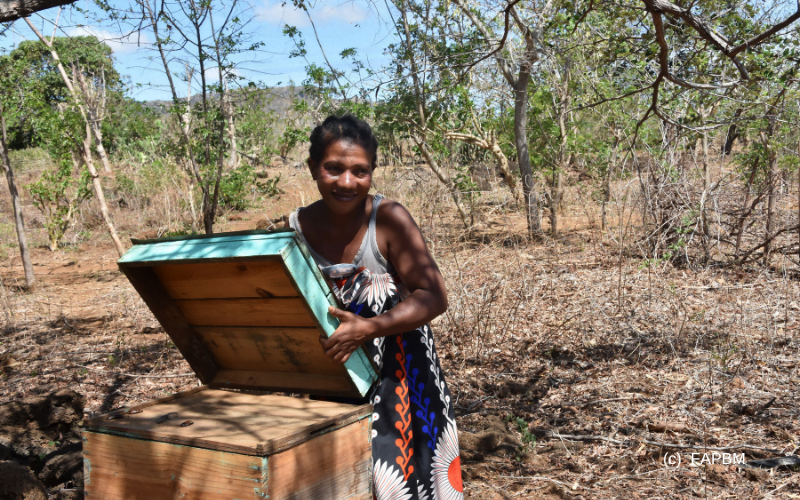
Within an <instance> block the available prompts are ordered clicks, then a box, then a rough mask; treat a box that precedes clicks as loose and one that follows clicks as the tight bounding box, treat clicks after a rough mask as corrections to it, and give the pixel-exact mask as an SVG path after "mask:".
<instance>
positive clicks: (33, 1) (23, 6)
mask: <svg viewBox="0 0 800 500" xmlns="http://www.w3.org/2000/svg"><path fill="white" fill-rule="evenodd" d="M74 2H75V0H4V1H2V2H0V23H7V22H10V21H16V20H17V19H21V18H23V17H27V16H29V15H31V14H33V13H34V12H39V11H40V10H45V9H49V8H51V7H58V6H60V5H68V4H71V3H74Z"/></svg>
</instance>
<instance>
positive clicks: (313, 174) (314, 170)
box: [306, 158, 319, 181]
mask: <svg viewBox="0 0 800 500" xmlns="http://www.w3.org/2000/svg"><path fill="white" fill-rule="evenodd" d="M306 163H307V164H308V170H310V171H311V178H312V179H313V180H315V181H316V180H317V167H318V166H319V165H317V162H316V161H314V160H312V159H311V158H309V159H307V160H306Z"/></svg>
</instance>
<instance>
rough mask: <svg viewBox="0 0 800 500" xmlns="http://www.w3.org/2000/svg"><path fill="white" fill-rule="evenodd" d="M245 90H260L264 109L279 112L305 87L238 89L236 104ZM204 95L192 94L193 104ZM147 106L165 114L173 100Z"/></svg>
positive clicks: (145, 103) (298, 95) (145, 102)
mask: <svg viewBox="0 0 800 500" xmlns="http://www.w3.org/2000/svg"><path fill="white" fill-rule="evenodd" d="M244 92H259V93H261V94H263V95H262V96H259V98H260V99H262V100H263V101H262V102H263V106H264V111H274V112H275V113H277V114H279V115H280V114H281V113H285V112H286V111H288V110H289V108H290V107H291V105H292V101H293V100H294V99H295V97H299V98H301V99H302V98H304V97H305V96H304V92H303V87H296V86H294V87H292V86H286V87H272V88H268V89H258V90H250V89H247V88H244V89H236V90H233V91H232V95H233V100H234V104H235V103H236V101H237V100H238V99H239V98H241V96H242V93H244ZM202 98H203V96H202V95H201V94H193V95H192V100H191V102H192V104H196V103H199V102H200V101H201V100H202ZM209 99H210V100H216V99H217V94H216V93H213V94H211V95H209ZM185 100H186V98H181V101H185ZM142 104H143V105H144V106H145V107H147V108H150V109H152V110H154V111H156V112H157V113H159V114H163V113H166V112H167V109H168V108H169V107H170V106H171V105H172V101H167V100H154V101H144V102H143V103H142Z"/></svg>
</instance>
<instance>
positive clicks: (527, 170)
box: [514, 69, 542, 237]
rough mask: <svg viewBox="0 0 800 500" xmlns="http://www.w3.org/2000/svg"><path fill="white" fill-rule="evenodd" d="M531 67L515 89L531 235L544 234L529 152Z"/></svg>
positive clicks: (517, 132) (522, 73)
mask: <svg viewBox="0 0 800 500" xmlns="http://www.w3.org/2000/svg"><path fill="white" fill-rule="evenodd" d="M530 77H531V74H530V70H529V69H522V70H520V72H519V77H518V80H517V86H516V88H515V89H514V145H515V146H516V148H517V161H518V162H519V172H520V174H521V175H522V198H523V200H524V202H525V215H526V216H527V219H528V233H529V234H530V235H531V237H536V236H539V235H541V234H542V221H541V216H540V214H539V197H538V196H537V194H536V190H535V189H534V185H533V169H532V168H531V157H530V154H529V153H528V82H529V80H530Z"/></svg>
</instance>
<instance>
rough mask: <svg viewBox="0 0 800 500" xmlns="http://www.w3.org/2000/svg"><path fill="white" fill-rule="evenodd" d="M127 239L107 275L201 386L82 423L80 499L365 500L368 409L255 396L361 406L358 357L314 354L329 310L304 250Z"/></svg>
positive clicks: (275, 239)
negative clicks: (116, 271)
mask: <svg viewBox="0 0 800 500" xmlns="http://www.w3.org/2000/svg"><path fill="white" fill-rule="evenodd" d="M134 243H135V245H134V246H133V248H131V249H130V250H129V251H128V252H127V253H126V254H125V255H124V256H123V258H122V259H120V261H119V267H120V269H121V270H122V271H123V272H124V273H125V275H126V276H127V277H128V279H129V280H130V282H131V284H132V285H133V287H134V288H135V289H136V291H137V292H138V293H139V295H141V297H142V299H143V300H144V302H145V303H146V304H147V306H148V307H149V308H150V310H151V311H152V312H153V314H154V316H155V317H156V319H157V320H158V321H159V323H160V324H161V326H162V327H163V328H164V330H165V331H166V333H167V334H168V335H169V336H170V338H171V339H172V341H173V342H174V343H175V346H176V347H177V348H178V349H179V350H180V352H181V354H182V355H183V356H184V358H185V359H186V361H187V362H188V363H189V365H190V366H191V367H192V370H193V371H194V372H195V373H196V374H197V376H198V378H199V379H200V381H201V382H202V383H204V384H207V385H208V387H209V388H207V389H206V388H203V389H202V390H201V389H196V390H194V391H188V392H184V393H180V394H177V395H174V396H171V397H169V398H165V399H161V400H158V401H154V402H151V403H146V404H143V405H140V406H137V407H133V408H129V409H126V410H119V411H116V412H114V413H113V414H112V415H110V416H101V417H99V418H96V419H94V420H91V421H90V422H89V423H88V425H87V426H86V428H85V432H84V448H83V449H84V460H85V462H84V482H85V493H86V497H87V498H89V499H103V500H106V499H125V500H128V499H134V500H135V499H142V500H161V499H172V498H181V499H218V498H219V499H222V498H225V499H239V500H242V499H249V498H256V499H259V498H261V499H263V498H269V499H270V500H280V499H313V500H339V499H345V498H347V499H353V498H365V499H369V498H372V492H371V491H372V488H371V486H372V485H371V465H372V455H371V448H370V440H371V423H370V416H371V414H372V407H371V406H370V405H363V406H354V405H346V404H339V403H332V402H326V401H316V400H312V399H299V398H293V397H286V396H276V395H270V394H265V393H264V392H263V391H278V392H283V393H301V394H313V395H331V396H343V397H350V398H360V397H363V396H364V395H365V394H366V392H367V391H368V389H369V387H370V386H371V385H372V383H373V382H374V381H375V380H376V379H377V374H376V372H375V370H374V367H373V366H372V364H371V361H370V360H369V359H368V357H367V355H366V353H365V352H364V351H363V349H362V348H359V349H357V350H356V351H355V352H353V354H352V355H351V356H350V358H349V359H348V361H347V362H346V363H344V364H343V365H342V364H337V363H333V362H332V361H331V360H330V359H328V357H327V356H326V355H325V353H324V352H323V350H322V349H321V347H320V345H319V342H318V338H319V337H320V336H326V337H327V336H330V335H332V334H333V332H334V331H335V330H336V327H337V326H338V320H336V318H334V317H333V316H331V315H330V314H329V313H328V307H329V306H335V305H336V301H335V299H334V297H333V295H332V293H331V290H330V287H328V285H327V283H326V282H325V279H324V278H323V276H322V274H321V273H320V271H319V269H318V268H317V265H316V264H315V263H314V261H313V259H312V258H311V256H310V255H309V253H308V251H307V249H306V248H305V246H304V244H303V242H302V241H301V240H300V239H299V238H298V237H297V236H296V235H295V234H294V233H293V232H291V231H276V232H264V231H250V232H240V233H227V234H226V233H221V234H215V235H208V236H188V237H181V238H166V239H162V240H152V241H144V242H136V241H134ZM231 389H243V390H246V391H247V392H246V393H245V392H232V391H231ZM258 391H261V392H258ZM188 422H191V423H188ZM182 425H183V426H182Z"/></svg>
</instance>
